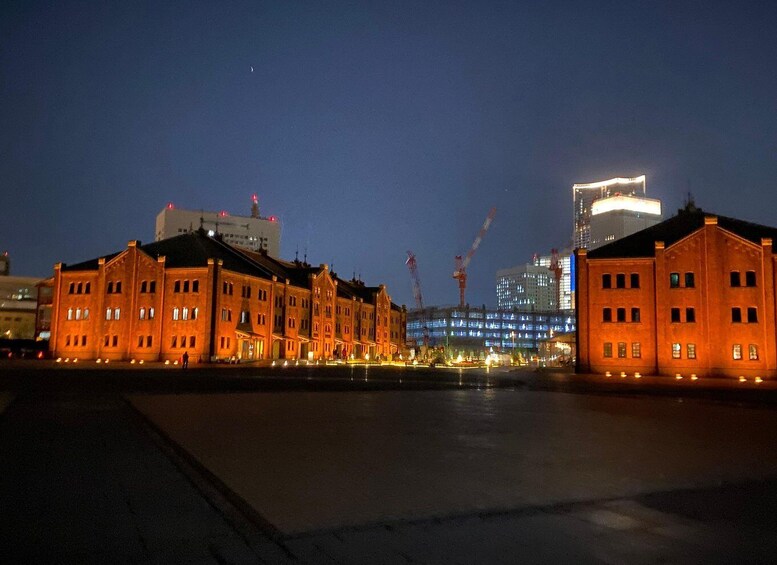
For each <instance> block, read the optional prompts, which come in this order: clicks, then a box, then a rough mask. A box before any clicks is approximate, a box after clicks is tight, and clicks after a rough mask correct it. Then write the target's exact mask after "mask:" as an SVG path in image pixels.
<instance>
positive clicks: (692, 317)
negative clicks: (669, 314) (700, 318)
mask: <svg viewBox="0 0 777 565" xmlns="http://www.w3.org/2000/svg"><path fill="white" fill-rule="evenodd" d="M685 321H686V322H695V321H696V310H694V309H693V308H686V309H685Z"/></svg>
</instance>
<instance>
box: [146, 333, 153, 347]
mask: <svg viewBox="0 0 777 565" xmlns="http://www.w3.org/2000/svg"><path fill="white" fill-rule="evenodd" d="M151 343H152V339H151V336H150V335H147V336H146V347H151Z"/></svg>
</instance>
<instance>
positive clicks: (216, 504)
mask: <svg viewBox="0 0 777 565" xmlns="http://www.w3.org/2000/svg"><path fill="white" fill-rule="evenodd" d="M121 398H122V400H123V401H124V402H125V403H126V404H127V406H129V407H130V410H131V412H132V414H134V416H135V417H136V418H137V420H136V421H137V423H138V424H139V425H140V427H141V428H142V429H143V431H144V432H145V433H146V435H147V436H148V437H150V438H151V440H152V441H153V442H154V444H155V445H156V446H157V447H158V448H159V449H160V451H162V453H163V454H164V455H165V456H166V457H167V458H168V459H169V460H170V461H171V462H172V463H173V464H174V465H175V467H176V468H177V469H178V470H179V471H180V472H181V473H182V474H183V475H184V477H186V479H187V480H188V481H189V483H190V484H192V486H194V488H195V489H196V490H197V492H199V493H200V494H201V495H202V497H203V498H204V499H205V500H206V501H207V502H208V504H210V506H211V507H213V508H214V509H215V510H216V511H217V512H218V513H219V514H220V515H221V516H222V517H223V519H224V520H225V521H226V522H227V523H228V524H229V525H230V526H232V528H233V529H234V530H235V532H236V533H237V534H238V535H239V536H240V537H241V538H242V539H243V541H244V542H245V543H246V545H247V546H248V547H249V548H250V549H251V550H252V551H254V553H256V550H255V549H254V545H253V543H252V541H251V535H252V534H255V533H256V534H258V535H259V536H260V537H262V538H264V539H265V540H266V541H268V542H269V543H271V544H273V545H274V546H275V547H277V548H278V549H279V550H280V551H281V552H283V554H284V555H285V556H286V557H288V558H289V559H292V560H295V561H296V560H298V558H297V556H296V555H294V553H293V552H292V551H291V550H290V549H289V548H288V547H287V546H286V544H285V543H284V540H285V539H286V536H284V534H283V533H282V532H281V531H280V530H278V528H276V527H275V526H274V525H273V524H272V523H270V522H269V521H268V520H267V519H266V518H264V517H263V516H261V515H260V514H259V513H258V512H257V511H256V510H255V509H254V508H253V507H252V506H251V505H250V504H248V503H247V502H246V501H245V500H244V499H243V498H242V497H241V496H240V495H238V494H237V493H236V492H234V491H233V490H232V489H230V488H229V487H228V486H227V485H226V484H225V483H224V482H223V481H222V480H221V479H220V478H218V477H217V476H216V475H215V474H213V473H212V472H211V471H210V470H209V469H208V468H206V467H205V466H204V465H203V464H202V463H200V462H199V461H198V460H197V458H196V457H194V456H193V455H192V454H191V453H189V452H188V451H187V450H186V449H184V448H183V447H182V446H181V445H179V444H178V443H177V442H175V441H174V440H173V439H172V438H171V437H170V436H169V435H168V434H167V433H165V432H164V430H162V429H161V428H160V427H159V426H157V425H156V424H155V423H154V422H153V421H152V420H151V419H150V418H148V417H147V416H146V415H145V414H143V412H141V411H140V410H139V409H138V408H136V407H135V405H134V404H132V402H131V401H130V400H128V399H127V398H126V397H124V396H123V395H122V397H121ZM257 558H259V559H260V560H261V556H260V555H258V554H257Z"/></svg>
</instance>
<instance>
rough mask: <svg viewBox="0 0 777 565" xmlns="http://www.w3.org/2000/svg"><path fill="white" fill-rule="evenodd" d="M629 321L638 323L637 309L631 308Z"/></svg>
mask: <svg viewBox="0 0 777 565" xmlns="http://www.w3.org/2000/svg"><path fill="white" fill-rule="evenodd" d="M631 321H632V322H639V321H640V315H639V308H632V309H631Z"/></svg>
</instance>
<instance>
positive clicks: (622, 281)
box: [615, 273, 626, 288]
mask: <svg viewBox="0 0 777 565" xmlns="http://www.w3.org/2000/svg"><path fill="white" fill-rule="evenodd" d="M615 287H616V288H626V275H625V274H624V273H618V274H617V275H615Z"/></svg>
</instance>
